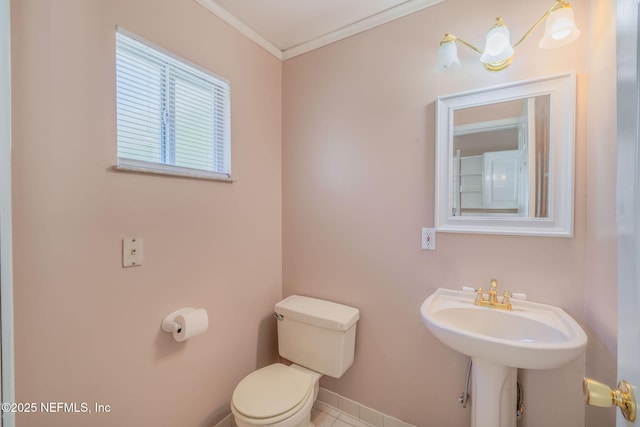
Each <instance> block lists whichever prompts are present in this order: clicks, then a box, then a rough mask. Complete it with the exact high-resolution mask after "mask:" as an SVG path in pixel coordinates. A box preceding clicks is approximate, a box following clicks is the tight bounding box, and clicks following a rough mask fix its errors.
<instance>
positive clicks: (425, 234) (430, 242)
mask: <svg viewBox="0 0 640 427" xmlns="http://www.w3.org/2000/svg"><path fill="white" fill-rule="evenodd" d="M422 249H429V250H430V251H435V250H436V229H435V228H423V229H422Z"/></svg>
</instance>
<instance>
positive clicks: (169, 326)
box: [161, 307, 195, 333]
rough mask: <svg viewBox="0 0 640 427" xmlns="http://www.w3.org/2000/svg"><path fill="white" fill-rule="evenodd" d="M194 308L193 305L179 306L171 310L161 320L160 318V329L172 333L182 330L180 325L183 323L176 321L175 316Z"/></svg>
mask: <svg viewBox="0 0 640 427" xmlns="http://www.w3.org/2000/svg"><path fill="white" fill-rule="evenodd" d="M194 310H195V308H193V307H185V308H181V309H180V310H176V311H173V312H171V313H169V314H168V315H167V316H166V317H165V318H164V319H163V320H162V325H161V326H162V330H163V331H165V332H169V333H173V332H177V333H180V332H182V327H183V326H184V325H182V324H181V323H180V322H178V321H177V320H176V318H177V317H178V316H184V315H185V314H187V313H190V312H192V311H194Z"/></svg>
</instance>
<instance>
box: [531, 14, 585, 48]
mask: <svg viewBox="0 0 640 427" xmlns="http://www.w3.org/2000/svg"><path fill="white" fill-rule="evenodd" d="M578 37H580V30H579V29H578V27H576V23H575V22H574V20H573V9H571V6H569V5H567V6H565V7H562V8H560V9H558V10H555V11H553V12H551V15H549V17H548V18H547V21H546V22H545V27H544V36H543V37H542V40H540V44H539V46H540V47H541V48H543V49H553V48H555V47H561V46H564V45H567V44H569V43H571V42H573V41H574V40H576V39H577V38H578Z"/></svg>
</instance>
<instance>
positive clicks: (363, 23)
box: [195, 0, 446, 61]
mask: <svg viewBox="0 0 640 427" xmlns="http://www.w3.org/2000/svg"><path fill="white" fill-rule="evenodd" d="M195 1H197V2H198V3H199V4H200V5H201V6H203V7H204V8H205V9H207V10H209V11H210V12H212V13H213V14H214V15H216V16H217V17H218V18H220V19H222V20H223V21H225V22H226V23H227V24H229V25H231V26H232V27H233V28H235V29H236V30H238V31H239V32H240V33H241V34H243V35H244V36H245V37H247V38H248V39H250V40H252V41H253V42H255V43H256V44H258V45H259V46H261V47H262V48H263V49H265V50H266V51H267V52H269V53H270V54H272V55H273V56H275V57H276V58H278V59H279V60H281V61H284V60H286V59H290V58H293V57H295V56H298V55H302V54H303V53H307V52H310V51H312V50H315V49H318V48H321V47H323V46H326V45H328V44H331V43H334V42H337V41H339V40H342V39H345V38H347V37H350V36H353V35H355V34H358V33H361V32H363V31H366V30H369V29H371V28H374V27H377V26H379V25H382V24H386V23H387V22H390V21H393V20H395V19H398V18H402V17H403V16H407V15H410V14H412V13H414V12H417V11H419V10H422V9H425V8H427V7H431V6H433V5H436V4H438V3H442V2H444V1H446V0H412V1H409V0H407V1H405V2H404V3H401V4H399V5H398V6H394V7H391V8H389V9H386V10H383V11H382V12H379V13H376V14H374V15H371V16H369V17H366V18H364V19H361V20H359V21H357V22H354V23H353V24H350V25H347V26H345V27H342V28H339V29H337V30H335V31H332V32H330V33H328V34H325V35H322V36H320V37H317V38H314V39H312V40H309V41H307V42H304V43H301V44H299V45H296V46H293V47H291V48H288V49H285V50H281V49H280V48H278V47H277V46H276V45H274V44H273V43H271V42H270V41H269V40H267V39H266V38H264V37H262V36H261V35H260V34H258V33H257V32H256V31H255V30H254V29H253V28H251V27H249V26H248V25H247V24H245V23H244V22H243V21H241V20H240V19H239V18H238V17H236V16H235V15H233V14H232V13H230V12H229V11H227V10H226V9H224V8H223V7H222V6H220V5H219V4H218V3H217V2H216V1H215V0H195Z"/></svg>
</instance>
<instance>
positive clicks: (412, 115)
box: [283, 0, 616, 427]
mask: <svg viewBox="0 0 640 427" xmlns="http://www.w3.org/2000/svg"><path fill="white" fill-rule="evenodd" d="M481 3H482V4H481V5H480V4H479V3H478V4H476V3H474V2H469V1H464V0H448V1H446V2H444V3H441V4H439V5H437V6H434V7H431V8H429V9H426V10H424V11H422V12H418V13H415V14H413V15H410V16H408V17H405V18H402V19H399V20H397V21H394V22H391V23H389V24H386V25H384V26H381V27H378V28H375V29H373V30H370V31H367V32H365V33H362V34H359V35H356V36H353V37H351V38H349V39H346V40H343V41H341V42H337V43H334V44H333V45H330V46H328V47H325V48H323V49H319V50H316V51H314V52H310V53H308V54H305V55H302V56H299V57H296V58H293V59H291V60H288V61H286V62H285V65H284V77H283V82H284V90H283V114H284V121H283V123H284V127H283V137H284V139H283V168H284V169H283V198H284V211H283V224H284V230H283V232H284V240H283V246H284V255H283V256H284V273H283V275H284V294H285V295H288V294H292V293H301V294H307V295H312V296H317V297H323V298H327V299H331V300H335V301H339V302H342V303H345V304H350V305H353V306H355V307H358V308H360V310H361V320H360V322H359V324H358V341H357V348H356V352H357V354H356V359H355V363H354V365H353V367H352V368H351V369H350V370H349V371H348V372H347V373H346V374H345V376H344V377H343V378H342V379H340V380H332V379H324V380H323V385H324V386H325V387H328V388H329V389H331V390H333V391H336V392H338V393H340V394H342V395H344V396H347V397H349V398H352V399H354V400H356V401H359V402H361V403H363V404H365V405H367V406H370V407H373V408H376V409H378V410H381V411H383V412H386V413H389V414H391V415H394V416H397V417H399V418H401V419H404V420H406V421H409V422H411V423H414V424H416V425H418V426H440V427H445V426H456V427H457V426H463V425H468V422H469V409H466V410H464V409H462V407H461V406H460V405H459V404H458V402H457V397H458V395H459V394H460V392H461V391H462V387H463V384H464V375H465V369H466V363H467V359H466V358H465V357H464V356H462V355H460V354H458V353H456V352H454V351H452V350H450V349H448V348H447V347H445V346H444V345H443V344H441V343H440V342H438V341H437V340H436V339H435V338H434V337H433V336H431V335H430V334H429V333H428V331H427V330H426V328H425V327H424V326H423V324H422V323H421V320H420V316H419V312H418V310H419V306H420V303H421V302H422V301H423V300H424V299H425V298H426V297H427V296H428V295H429V294H430V293H431V292H433V291H434V290H435V289H436V288H437V287H449V288H457V287H459V286H461V285H473V286H480V285H486V284H487V283H488V282H489V280H490V279H491V278H492V277H495V278H497V279H498V282H499V283H500V285H501V286H502V287H503V288H505V289H510V290H512V291H517V292H526V293H527V294H528V295H529V297H530V298H531V299H532V300H535V301H541V302H547V303H552V304H556V305H559V306H561V307H563V308H564V309H565V310H567V311H568V312H569V313H570V314H571V315H572V316H573V317H574V318H576V319H577V320H578V321H579V322H581V323H582V324H583V325H584V326H585V328H586V329H587V330H588V331H589V332H590V333H591V332H592V330H593V329H594V328H595V325H594V326H592V325H590V324H588V323H587V322H588V321H590V320H591V319H593V316H589V317H587V316H585V298H584V295H585V291H586V290H587V289H591V288H592V285H591V283H593V280H594V279H593V278H591V277H589V273H590V272H593V270H594V269H597V270H598V271H599V272H602V273H601V274H599V275H600V276H601V275H604V274H605V273H607V272H611V271H614V272H615V262H616V261H615V250H613V251H612V250H610V249H611V241H610V240H609V239H610V238H611V236H605V237H601V236H599V235H598V233H597V232H596V229H597V228H596V226H597V224H598V222H599V221H601V220H604V221H611V220H612V219H613V218H614V217H615V205H614V203H613V202H612V199H611V198H612V197H613V196H612V193H614V188H615V155H614V154H612V156H613V157H611V158H610V157H608V156H607V157H606V158H599V159H596V158H594V157H593V156H597V155H598V152H599V151H603V150H607V149H612V147H610V141H611V139H610V140H609V141H605V140H604V138H601V137H600V135H599V136H596V137H589V138H588V137H587V130H588V128H589V129H592V128H598V124H597V122H593V124H590V125H589V126H588V123H587V117H588V113H591V112H594V113H595V112H596V111H597V110H593V111H590V110H589V109H588V108H587V102H588V100H589V99H590V96H588V90H589V89H590V88H592V87H593V85H594V84H606V86H607V87H610V86H611V85H612V84H615V75H614V74H611V73H608V74H605V73H602V74H598V73H600V72H601V70H600V69H599V67H591V64H588V63H587V57H586V54H585V52H586V50H587V46H588V45H589V44H590V43H591V38H592V32H593V31H595V30H592V28H591V27H592V22H591V19H589V16H590V14H591V13H594V12H593V9H591V8H590V5H589V4H585V3H586V2H583V3H580V4H579V5H578V4H576V6H575V14H576V19H577V23H578V26H579V27H580V28H581V29H582V31H583V35H584V36H583V37H581V38H580V39H579V40H578V41H577V42H576V43H574V44H572V45H571V46H569V47H566V48H563V49H557V50H549V51H545V50H541V49H538V47H537V43H538V40H539V38H540V37H541V36H542V30H541V29H538V30H537V31H536V32H535V33H534V36H533V37H532V38H530V39H528V40H527V41H525V42H524V43H523V44H522V45H521V46H520V47H519V48H518V49H517V52H516V53H517V57H516V60H515V61H514V63H513V64H512V65H511V66H510V67H509V68H508V69H507V70H505V71H503V72H500V73H490V72H487V71H485V70H484V69H483V68H482V67H481V66H480V63H479V61H478V56H477V55H476V54H474V53H473V52H471V51H470V50H467V49H465V48H463V47H461V48H460V49H459V53H460V57H461V61H462V62H463V68H462V69H460V70H459V71H458V73H457V74H454V75H447V74H438V75H436V74H433V73H432V68H433V66H434V65H435V60H436V49H437V46H438V42H439V41H440V39H441V37H442V35H443V34H444V33H445V32H446V31H451V32H452V33H454V34H456V35H459V36H461V37H464V38H465V39H467V40H469V41H472V42H475V43H477V44H478V45H481V44H482V43H483V41H484V34H486V31H487V29H488V27H489V26H490V25H491V24H492V22H493V20H494V18H495V17H496V15H497V14H498V13H499V14H501V15H502V17H503V18H504V20H505V22H506V23H507V25H509V27H510V28H511V31H512V36H513V38H517V37H519V36H520V35H521V34H522V33H524V31H525V30H526V29H527V28H528V27H529V25H531V24H532V23H533V20H532V19H533V18H535V17H537V16H540V15H541V14H542V13H543V12H544V10H545V9H546V8H547V7H549V6H550V4H547V3H548V2H546V1H535V2H510V3H509V2H506V3H505V2H502V1H498V0H490V1H485V2H481ZM549 3H551V2H549ZM610 3H613V2H612V1H611V2H610ZM483 23H485V24H486V25H485V24H483ZM607 25H611V23H610V22H608V23H607ZM594 34H595V33H594ZM607 55H612V53H608V54H607V53H604V52H600V57H599V58H596V60H597V59H602V60H607V59H608V60H612V59H613V58H612V57H611V56H607ZM613 60H614V59H613ZM566 71H575V72H576V73H577V77H578V97H577V107H578V108H577V117H576V124H577V125H576V180H575V184H576V192H575V212H576V214H575V236H574V237H573V238H544V237H540V238H537V237H516V236H491V235H472V234H447V233H439V234H438V236H437V250H436V251H435V252H431V251H423V250H421V249H420V238H419V236H420V228H421V227H425V226H426V227H429V226H433V209H434V206H433V199H434V134H435V129H434V114H435V108H434V101H435V98H436V97H437V96H439V95H445V94H449V93H455V92H460V91H464V90H469V89H474V88H479V87H486V86H492V85H496V84H500V83H504V82H513V81H519V80H526V79H531V78H535V77H540V76H545V75H553V74H559V73H562V72H566ZM598 102H601V103H602V106H601V107H598V109H600V108H602V109H603V110H606V109H609V111H610V110H612V109H614V108H615V101H614V99H613V98H611V99H609V98H604V99H603V98H600V99H599V100H598ZM608 117H610V116H608ZM612 125H613V123H612V122H611V121H610V120H609V121H608V122H607V123H606V124H605V126H606V127H605V128H604V129H603V130H602V133H605V132H608V131H609V130H610V129H611V126H612ZM598 129H599V128H598ZM587 143H589V144H593V146H588V144H587ZM612 151H613V149H612ZM587 162H588V164H589V167H590V168H591V167H593V168H595V169H596V170H595V171H590V172H589V175H588V176H587V174H586V166H587ZM596 187H597V188H598V191H595V190H596ZM587 199H589V200H587ZM605 228H606V232H607V233H609V232H610V231H611V227H610V226H606V227H605ZM602 239H605V240H602ZM603 241H604V242H606V243H607V245H606V246H604V247H603V248H601V249H597V250H595V251H593V250H592V248H591V247H590V246H589V245H590V244H597V243H598V242H603ZM614 248H615V246H614ZM587 252H589V257H587V256H586V254H587ZM596 258H597V262H598V265H599V267H594V266H591V265H588V262H587V261H589V262H593V261H594V260H595V259H596ZM614 284H615V280H612V281H611V282H610V284H609V286H610V287H611V289H613V287H614V286H615V285H614ZM605 301H606V303H605V304H607V305H605V307H606V308H595V311H596V312H597V311H598V310H600V311H603V310H606V311H608V312H609V313H610V315H611V316H613V317H612V318H615V313H611V307H614V306H615V295H614V297H613V298H610V297H606V298H605ZM594 306H596V304H595V303H592V302H589V301H588V302H587V307H588V308H590V309H594ZM614 334H615V332H614ZM591 336H593V334H592V333H591ZM601 339H602V338H600V340H601ZM611 339H612V340H613V342H615V336H614V337H612V338H611ZM601 356H607V354H606V350H604V351H603V349H602V345H597V346H596V347H594V350H592V349H591V348H590V349H589V351H588V352H587V356H586V357H587V358H600V357H601ZM614 363H615V362H614ZM584 374H585V358H580V359H579V360H577V361H575V362H573V363H571V364H569V365H567V366H566V367H563V368H560V369H556V370H551V371H523V372H521V379H522V382H523V386H524V390H525V398H526V405H527V412H526V415H525V417H524V419H523V420H522V422H521V423H520V424H519V425H520V426H522V427H531V426H533V427H535V426H543V425H549V426H551V425H553V426H560V425H562V426H574V427H578V426H583V425H584V424H585V419H584V403H583V399H582V395H581V380H582V376H583V375H584ZM593 425H597V424H593ZM599 425H605V424H599Z"/></svg>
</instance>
